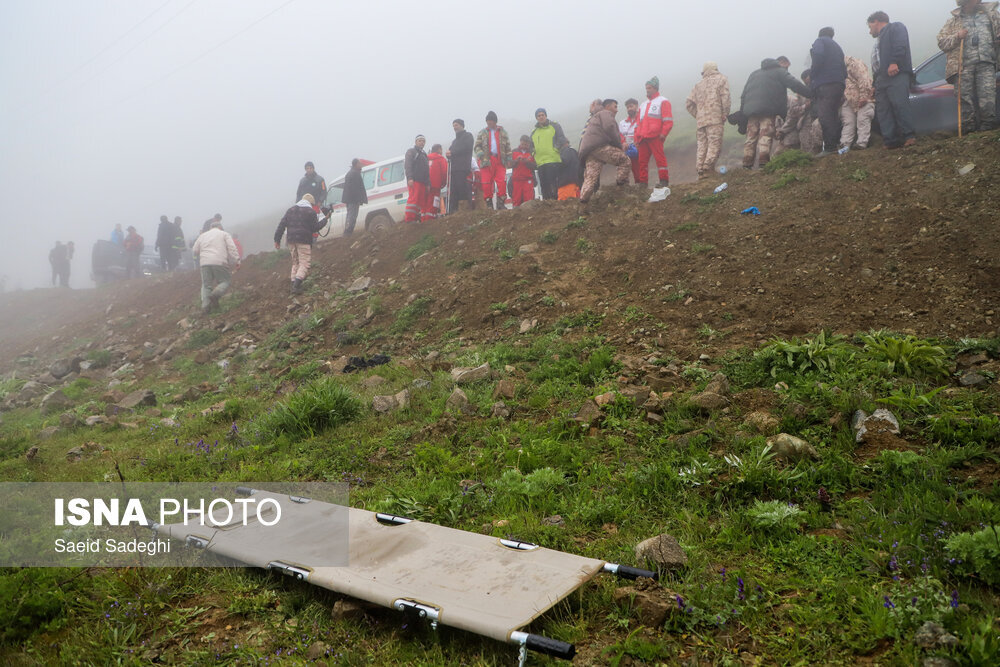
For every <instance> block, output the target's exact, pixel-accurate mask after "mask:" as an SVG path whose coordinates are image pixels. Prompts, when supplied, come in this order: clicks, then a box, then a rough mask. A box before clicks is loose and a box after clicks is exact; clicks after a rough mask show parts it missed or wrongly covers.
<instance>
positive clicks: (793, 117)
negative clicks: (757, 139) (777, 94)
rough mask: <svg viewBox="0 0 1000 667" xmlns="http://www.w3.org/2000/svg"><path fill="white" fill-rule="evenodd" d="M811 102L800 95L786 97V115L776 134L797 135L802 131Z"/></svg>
mask: <svg viewBox="0 0 1000 667" xmlns="http://www.w3.org/2000/svg"><path fill="white" fill-rule="evenodd" d="M811 102H812V101H811V100H810V99H809V98H808V97H803V96H802V95H795V96H794V97H793V96H792V95H789V96H788V113H787V114H785V122H784V123H782V124H781V126H779V127H778V133H779V134H780V135H782V136H789V135H793V134H797V133H798V131H799V130H801V129H802V125H803V121H806V122H808V118H809V114H808V111H809V107H810V106H812V104H811Z"/></svg>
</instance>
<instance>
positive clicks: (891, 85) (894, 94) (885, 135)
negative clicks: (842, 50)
mask: <svg viewBox="0 0 1000 667" xmlns="http://www.w3.org/2000/svg"><path fill="white" fill-rule="evenodd" d="M868 34H870V35H871V36H872V37H874V38H875V48H874V49H873V50H872V77H873V78H874V80H875V118H877V119H878V125H879V129H880V130H881V132H882V143H883V144H884V145H885V147H886V148H901V147H904V146H912V145H914V144H915V143H917V133H916V131H915V130H914V129H913V112H912V111H911V110H910V79H912V78H913V60H912V58H911V56H910V34H909V33H908V32H907V31H906V26H905V25H903V24H902V23H890V22H889V15H888V14H886V13H885V12H875V13H874V14H872V15H871V16H869V17H868Z"/></svg>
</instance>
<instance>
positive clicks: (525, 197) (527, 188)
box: [510, 148, 535, 206]
mask: <svg viewBox="0 0 1000 667" xmlns="http://www.w3.org/2000/svg"><path fill="white" fill-rule="evenodd" d="M511 158H512V159H513V160H514V169H513V170H512V171H511V174H510V190H511V192H510V196H511V199H512V200H513V201H514V206H520V205H521V204H523V203H524V202H526V201H531V200H532V199H534V198H535V158H534V157H532V155H531V152H530V151H522V150H521V149H520V148H518V149H515V150H514V152H513V153H511Z"/></svg>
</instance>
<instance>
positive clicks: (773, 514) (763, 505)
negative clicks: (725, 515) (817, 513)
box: [747, 500, 805, 532]
mask: <svg viewBox="0 0 1000 667" xmlns="http://www.w3.org/2000/svg"><path fill="white" fill-rule="evenodd" d="M747 518H749V519H750V521H751V523H753V525H754V526H756V527H757V528H763V529H765V530H772V531H775V532H791V531H794V530H798V528H799V525H800V524H801V523H802V520H803V519H804V518H805V512H803V511H802V510H801V509H799V507H798V505H791V504H789V503H785V502H782V501H780V500H768V501H766V502H764V501H760V500H755V501H754V503H753V507H751V508H750V509H748V510H747Z"/></svg>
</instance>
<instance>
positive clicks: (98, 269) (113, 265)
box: [90, 240, 194, 285]
mask: <svg viewBox="0 0 1000 667" xmlns="http://www.w3.org/2000/svg"><path fill="white" fill-rule="evenodd" d="M192 269H194V259H193V258H192V257H191V253H190V252H189V251H187V250H185V251H184V252H182V253H181V257H180V263H179V264H178V265H177V270H178V271H190V270H192ZM139 270H140V271H141V272H142V274H143V275H145V276H151V275H154V274H157V273H164V270H163V268H162V267H161V266H160V254H159V253H157V252H154V251H153V250H149V249H147V250H143V251H142V254H141V255H139ZM90 279H91V280H93V281H94V282H95V283H97V284H98V285H103V284H104V283H109V282H114V281H116V280H125V250H124V249H123V248H122V247H121V246H120V245H118V244H117V243H112V242H111V241H104V240H100V241H97V242H95V243H94V248H93V250H92V251H91V254H90Z"/></svg>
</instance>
